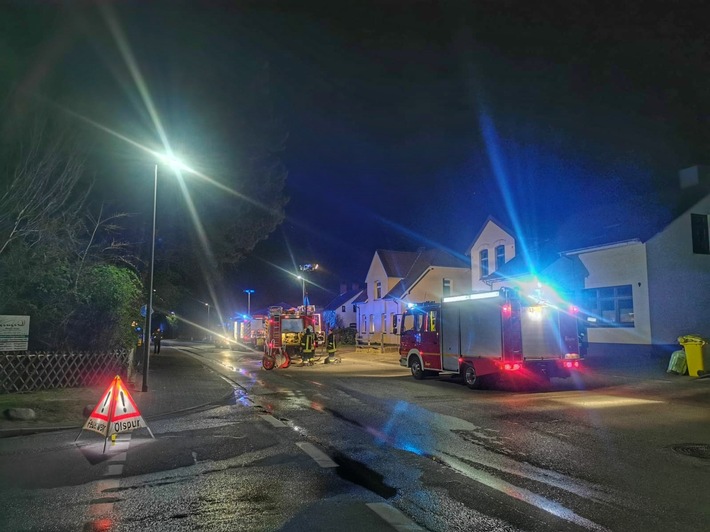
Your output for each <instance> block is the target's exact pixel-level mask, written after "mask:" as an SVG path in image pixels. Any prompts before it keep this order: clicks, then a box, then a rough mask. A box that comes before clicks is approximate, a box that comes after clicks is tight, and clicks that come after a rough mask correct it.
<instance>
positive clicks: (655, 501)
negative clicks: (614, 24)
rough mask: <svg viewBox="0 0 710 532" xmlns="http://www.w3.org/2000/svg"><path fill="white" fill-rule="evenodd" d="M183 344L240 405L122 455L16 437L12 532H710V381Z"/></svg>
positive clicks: (189, 417) (2, 467)
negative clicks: (480, 383)
mask: <svg viewBox="0 0 710 532" xmlns="http://www.w3.org/2000/svg"><path fill="white" fill-rule="evenodd" d="M180 349H181V353H180V354H177V353H176V354H175V357H176V360H177V357H178V356H180V357H183V356H191V357H193V358H195V359H196V360H199V361H200V362H202V363H204V364H207V365H208V366H209V367H210V368H212V369H213V370H214V371H215V372H219V373H221V374H223V375H224V376H225V378H226V379H228V380H229V381H230V382H231V383H232V385H233V391H234V393H233V394H232V396H231V397H230V400H229V401H228V402H227V403H228V404H223V405H220V406H215V407H210V408H204V409H201V410H200V411H197V412H191V413H188V414H183V415H180V416H176V417H168V418H164V419H158V420H155V421H153V422H151V429H152V431H153V433H154V434H155V436H156V439H155V440H153V439H150V437H149V436H148V435H147V434H143V433H142V432H138V433H134V434H132V435H127V437H126V438H125V441H119V442H117V443H116V444H115V445H113V446H111V447H110V448H109V451H108V452H107V453H106V454H102V453H101V442H100V441H96V440H91V439H89V440H87V441H86V442H84V443H81V444H80V445H75V444H73V439H74V437H75V435H76V434H75V433H67V432H64V433H48V434H39V435H34V436H27V437H23V438H11V439H7V440H0V458H2V460H1V461H0V479H1V480H2V488H1V489H0V496H2V498H3V501H4V503H5V504H4V505H3V509H2V510H1V511H0V529H3V530H194V529H197V528H202V529H205V530H222V529H224V530H305V529H308V530H416V529H417V527H419V528H421V529H426V530H442V531H443V530H496V531H500V530H624V531H633V530H639V531H640V530H644V531H651V530H659V531H660V530H663V531H666V530H687V531H693V530H706V529H707V526H706V525H707V523H708V522H709V518H710V494H708V491H709V490H708V488H707V486H708V478H707V477H708V473H709V472H710V452H709V451H708V449H710V424H708V420H709V417H708V407H710V382H709V381H708V380H692V379H689V378H682V377H675V378H674V377H672V376H669V375H666V374H664V373H658V372H654V371H653V370H652V369H648V368H646V369H645V370H641V369H630V368H615V369H607V370H604V369H598V370H587V371H586V372H585V373H584V374H582V375H581V376H580V377H579V378H577V379H569V380H566V381H559V382H555V383H554V384H553V385H552V386H551V387H550V389H548V390H545V391H542V390H539V389H536V390H524V389H519V388H515V387H511V386H508V387H505V388H504V389H493V390H473V391H472V390H469V389H468V388H466V387H465V386H463V385H462V384H461V383H460V382H458V381H456V380H454V379H451V378H449V377H438V378H433V379H427V380H425V381H415V380H414V379H412V377H411V376H410V375H409V373H408V370H406V369H405V368H401V367H399V366H398V365H397V364H396V360H395V359H396V356H395V355H364V354H360V353H358V354H357V355H356V354H354V353H353V354H348V355H344V356H343V362H342V363H341V364H336V365H332V366H323V365H316V366H312V367H304V368H297V367H290V368H288V369H281V370H279V369H276V370H273V371H270V372H267V371H264V370H262V369H261V368H260V358H259V356H257V355H254V354H249V353H239V352H235V351H229V350H218V349H215V350H204V349H201V350H198V349H194V348H191V347H187V346H186V347H182V348H180ZM122 439H123V438H122Z"/></svg>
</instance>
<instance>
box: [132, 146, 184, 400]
mask: <svg viewBox="0 0 710 532" xmlns="http://www.w3.org/2000/svg"><path fill="white" fill-rule="evenodd" d="M156 155H158V156H159V157H160V158H161V159H162V160H163V161H164V162H165V163H166V164H167V165H169V166H171V167H172V168H174V169H185V170H189V168H188V167H186V166H185V165H184V164H182V163H181V162H180V161H179V160H178V159H177V158H175V157H174V156H172V155H170V156H166V155H160V154H156ZM157 207H158V164H157V163H156V164H155V171H154V179H153V229H152V232H151V239H150V274H149V276H148V307H147V308H146V311H145V341H144V342H143V385H142V387H141V390H142V391H144V392H147V391H148V367H149V364H150V334H151V328H152V326H153V324H152V318H153V270H154V267H155V219H156V214H157V210H158V208H157Z"/></svg>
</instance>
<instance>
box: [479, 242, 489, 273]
mask: <svg viewBox="0 0 710 532" xmlns="http://www.w3.org/2000/svg"><path fill="white" fill-rule="evenodd" d="M478 263H479V264H480V265H481V277H485V276H486V275H488V250H487V249H482V250H481V251H480V252H479V253H478Z"/></svg>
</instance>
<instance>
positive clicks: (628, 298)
mask: <svg viewBox="0 0 710 532" xmlns="http://www.w3.org/2000/svg"><path fill="white" fill-rule="evenodd" d="M583 298H584V302H583V310H584V313H585V314H586V325H587V326H589V327H633V326H634V298H633V292H632V288H631V285H630V284H627V285H622V286H607V287H604V288H589V289H587V290H584V291H583Z"/></svg>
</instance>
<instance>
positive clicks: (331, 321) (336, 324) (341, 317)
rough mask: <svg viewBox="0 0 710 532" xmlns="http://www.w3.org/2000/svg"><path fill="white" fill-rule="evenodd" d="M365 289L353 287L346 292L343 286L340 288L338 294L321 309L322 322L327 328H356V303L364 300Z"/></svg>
mask: <svg viewBox="0 0 710 532" xmlns="http://www.w3.org/2000/svg"><path fill="white" fill-rule="evenodd" d="M365 294H366V289H364V288H360V287H359V286H358V285H353V287H352V289H351V290H347V288H346V286H345V285H342V286H341V287H340V294H339V295H338V296H337V297H335V298H334V299H333V300H332V301H331V302H330V303H328V304H327V305H326V306H325V307H324V308H323V321H324V322H325V323H326V324H328V328H342V327H352V328H353V329H355V328H356V327H357V307H356V303H358V302H360V301H361V300H364V298H365Z"/></svg>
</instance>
